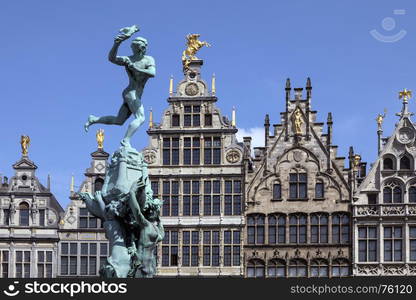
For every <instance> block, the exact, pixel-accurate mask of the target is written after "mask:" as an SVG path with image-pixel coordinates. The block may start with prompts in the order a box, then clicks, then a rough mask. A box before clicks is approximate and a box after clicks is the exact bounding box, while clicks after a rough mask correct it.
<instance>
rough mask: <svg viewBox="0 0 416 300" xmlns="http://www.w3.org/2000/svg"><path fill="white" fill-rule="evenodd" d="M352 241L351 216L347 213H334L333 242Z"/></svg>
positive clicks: (344, 242)
mask: <svg viewBox="0 0 416 300" xmlns="http://www.w3.org/2000/svg"><path fill="white" fill-rule="evenodd" d="M349 242H350V217H349V216H348V215H347V214H346V213H336V214H333V215H332V243H336V244H347V243H349Z"/></svg>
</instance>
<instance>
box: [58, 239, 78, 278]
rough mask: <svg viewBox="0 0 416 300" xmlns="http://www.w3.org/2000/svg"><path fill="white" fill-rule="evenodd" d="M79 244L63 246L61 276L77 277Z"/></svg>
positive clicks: (64, 244)
mask: <svg viewBox="0 0 416 300" xmlns="http://www.w3.org/2000/svg"><path fill="white" fill-rule="evenodd" d="M77 254H78V244H77V243H62V244H61V275H77V268H78V265H77Z"/></svg>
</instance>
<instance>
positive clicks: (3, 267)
mask: <svg viewBox="0 0 416 300" xmlns="http://www.w3.org/2000/svg"><path fill="white" fill-rule="evenodd" d="M0 275H1V278H9V250H1V251H0Z"/></svg>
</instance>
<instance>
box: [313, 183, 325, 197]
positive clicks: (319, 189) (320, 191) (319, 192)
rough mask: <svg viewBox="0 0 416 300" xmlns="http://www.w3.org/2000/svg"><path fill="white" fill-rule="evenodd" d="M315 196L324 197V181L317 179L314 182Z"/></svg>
mask: <svg viewBox="0 0 416 300" xmlns="http://www.w3.org/2000/svg"><path fill="white" fill-rule="evenodd" d="M315 198H318V199H319V198H324V183H323V181H322V180H317V181H316V184H315Z"/></svg>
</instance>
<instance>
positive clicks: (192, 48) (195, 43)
mask: <svg viewBox="0 0 416 300" xmlns="http://www.w3.org/2000/svg"><path fill="white" fill-rule="evenodd" d="M200 36H201V35H200V34H197V33H194V34H188V35H187V36H186V49H185V50H184V51H183V52H182V64H183V70H184V71H186V70H188V68H189V64H190V63H191V61H192V60H197V59H198V57H196V56H195V54H196V53H197V52H198V50H199V49H201V48H202V47H203V46H206V47H211V45H210V44H208V43H207V42H205V41H203V42H201V41H200V40H198V38H199V37H200Z"/></svg>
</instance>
